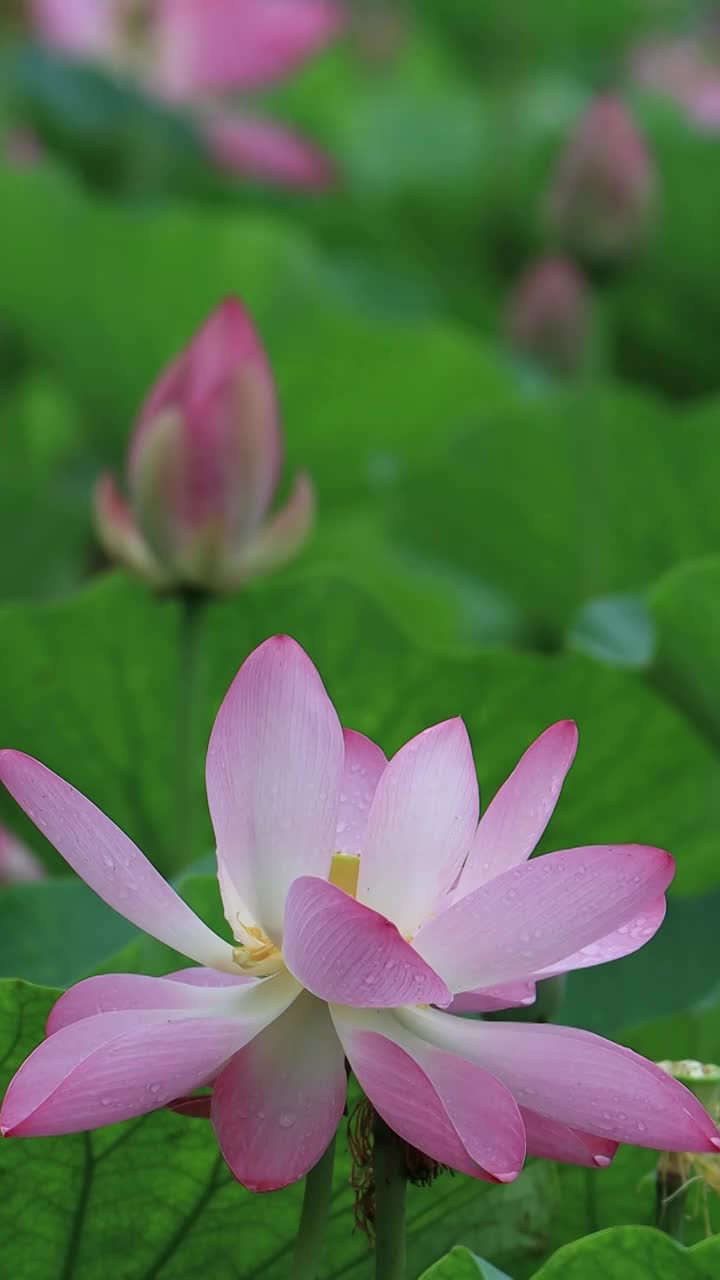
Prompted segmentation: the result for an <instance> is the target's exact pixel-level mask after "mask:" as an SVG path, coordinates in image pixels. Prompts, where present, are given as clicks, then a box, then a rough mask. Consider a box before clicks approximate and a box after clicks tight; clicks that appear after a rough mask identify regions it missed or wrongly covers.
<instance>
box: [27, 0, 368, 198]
mask: <svg viewBox="0 0 720 1280" xmlns="http://www.w3.org/2000/svg"><path fill="white" fill-rule="evenodd" d="M30 12H31V19H32V24H33V28H34V31H35V34H36V36H37V37H38V39H40V40H41V41H42V42H43V43H45V44H47V45H49V46H50V47H51V48H55V49H58V50H59V51H60V52H61V53H63V54H65V55H66V56H69V57H71V58H76V59H90V60H94V61H101V62H106V63H108V64H109V65H110V66H111V67H112V68H114V69H116V70H119V71H122V72H124V73H129V74H131V75H133V76H134V77H136V78H137V79H139V80H140V82H141V83H142V84H143V86H144V87H145V89H146V90H147V91H148V92H149V93H150V94H153V95H155V96H156V97H158V98H160V99H162V100H163V101H167V102H170V103H178V104H181V105H183V104H189V105H190V107H191V109H192V111H193V114H194V118H195V122H196V124H197V127H198V130H199V133H200V136H201V138H202V139H203V140H204V142H205V144H206V146H207V148H208V151H209V153H210V155H211V156H212V158H213V159H214V160H215V161H216V163H217V164H218V165H220V166H221V167H222V168H224V169H227V170H228V171H230V172H232V173H237V174H240V175H254V176H257V177H260V178H265V179H268V180H270V181H277V182H280V183H283V184H285V185H289V186H298V187H315V186H323V185H325V184H326V183H327V182H328V181H329V179H330V178H331V176H332V169H331V165H330V163H329V161H328V159H327V157H326V156H325V155H324V154H323V153H322V152H321V151H319V150H318V149H317V148H316V147H313V146H312V145H310V144H309V143H307V142H306V141H305V140H304V139H302V138H300V137H298V136H297V135H296V134H295V133H293V132H292V131H291V130H288V129H285V128H281V127H279V126H276V125H274V124H271V123H269V122H267V121H260V120H257V119H254V118H253V117H252V116H248V115H246V114H245V113H244V112H243V113H242V114H240V113H238V112H236V111H235V110H234V109H229V108H227V107H226V106H224V105H223V97H222V95H227V94H230V93H233V94H234V93H247V92H251V91H253V90H256V89H260V88H263V87H265V86H266V85H268V84H271V83H272V82H273V81H275V80H278V79H280V78H282V77H284V76H287V75H289V74H290V73H291V72H292V71H294V70H295V68H296V67H298V66H300V65H301V64H302V63H303V62H305V61H306V60H307V59H308V58H309V57H311V56H312V55H313V54H315V53H317V52H319V51H320V50H321V49H322V48H324V47H325V45H327V44H328V43H329V42H330V41H331V40H333V39H335V38H336V37H337V36H338V35H339V34H340V31H341V29H342V27H343V15H342V12H341V9H340V7H339V5H338V4H337V3H336V2H335V0H31V4H30Z"/></svg>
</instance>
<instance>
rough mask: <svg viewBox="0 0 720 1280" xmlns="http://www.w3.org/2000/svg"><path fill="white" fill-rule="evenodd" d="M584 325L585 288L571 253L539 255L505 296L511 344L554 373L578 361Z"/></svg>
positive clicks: (585, 339) (576, 365) (569, 369)
mask: <svg viewBox="0 0 720 1280" xmlns="http://www.w3.org/2000/svg"><path fill="white" fill-rule="evenodd" d="M589 328H590V300H589V297H588V289H587V285H586V284H585V281H584V279H583V277H582V275H581V274H580V272H579V271H578V269H577V267H576V266H575V265H574V263H573V262H572V261H571V259H570V258H563V257H560V256H557V257H550V256H548V257H544V258H539V259H538V261H537V262H535V263H533V264H532V266H531V267H530V268H529V269H528V270H527V271H526V272H525V273H524V274H523V275H522V277H521V278H520V280H519V281H518V284H517V285H516V287H515V290H514V292H513V294H512V296H511V298H510V303H509V306H508V311H507V317H506V329H507V335H508V338H509V340H510V343H511V345H512V346H513V347H514V348H515V349H516V350H517V351H520V352H522V353H523V354H525V355H528V356H531V357H532V358H533V359H535V360H538V361H539V362H540V363H541V364H543V365H547V367H548V368H550V369H552V370H554V371H556V372H558V373H572V372H574V371H575V370H576V369H578V368H579V366H580V365H581V364H582V362H583V358H584V356H585V353H586V351H587V343H588V337H589Z"/></svg>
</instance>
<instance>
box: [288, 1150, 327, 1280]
mask: <svg viewBox="0 0 720 1280" xmlns="http://www.w3.org/2000/svg"><path fill="white" fill-rule="evenodd" d="M334 1161H335V1139H334V1138H333V1140H332V1142H331V1143H330V1146H329V1147H328V1149H327V1151H326V1152H325V1155H324V1156H322V1157H321V1158H320V1160H318V1163H317V1164H316V1165H315V1168H314V1169H311V1170H310V1172H309V1174H308V1175H307V1177H306V1178H305V1196H304V1199H303V1207H302V1213H301V1214H300V1225H299V1227H298V1233H297V1238H296V1240H295V1252H294V1254H293V1264H292V1271H291V1272H290V1280H317V1277H318V1276H319V1275H320V1262H321V1259H322V1251H323V1245H324V1243H325V1226H326V1223H327V1218H328V1211H329V1209H330V1197H331V1195H332V1181H333V1164H334Z"/></svg>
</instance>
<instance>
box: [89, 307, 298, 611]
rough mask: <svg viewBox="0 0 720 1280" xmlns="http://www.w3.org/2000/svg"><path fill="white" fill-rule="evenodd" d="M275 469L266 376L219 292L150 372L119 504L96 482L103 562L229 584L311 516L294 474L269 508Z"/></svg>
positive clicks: (156, 577) (218, 587)
mask: <svg viewBox="0 0 720 1280" xmlns="http://www.w3.org/2000/svg"><path fill="white" fill-rule="evenodd" d="M281 464H282V437H281V434H280V428H279V424H278V409H277V400H276V395H275V388H274V384H273V379H272V373H271V371H270V367H269V365H268V362H267V359H266V356H265V353H264V351H263V349H262V346H261V345H260V342H259V340H258V337H257V334H256V332H255V329H254V328H253V324H252V321H251V320H250V317H249V315H248V314H247V312H246V311H245V310H244V308H243V307H242V305H241V304H240V303H239V302H238V301H237V300H236V299H233V298H229V299H228V300H227V301H226V302H224V303H223V304H222V305H221V306H220V307H218V308H217V309H216V310H215V311H214V312H213V313H212V315H211V316H210V318H209V320H208V321H207V322H206V323H205V324H204V325H203V327H202V328H201V329H200V331H199V332H198V333H197V334H196V335H195V337H194V338H193V340H192V342H191V343H190V344H189V346H188V347H187V348H186V349H185V350H184V351H182V352H181V353H180V355H178V356H177V357H176V358H175V359H174V360H173V361H172V362H171V363H170V365H168V367H167V368H166V369H165V371H164V372H163V373H162V374H161V376H160V378H159V379H158V381H157V382H156V384H155V386H154V387H153V389H152V391H151V392H150V394H149V395H148V397H147V399H146V401H145V403H144V405H143V407H142V409H141V410H140V415H139V418H138V422H137V426H136V428H135V433H134V435H133V439H132V442H131V445H130V453H129V459H128V485H129V490H130V497H131V501H130V503H129V504H128V503H127V502H126V501H125V499H124V498H123V496H122V494H121V493H120V491H119V490H118V488H117V485H116V484H115V481H114V479H113V477H112V476H111V475H105V476H103V477H102V478H101V479H100V482H99V484H98V488H97V491H96V516H97V526H98V532H99V536H100V539H101V541H102V543H103V546H104V547H105V550H106V551H107V552H108V554H109V555H110V556H112V557H113V558H116V559H119V560H121V561H122V562H123V563H124V564H126V565H127V566H128V567H129V568H130V569H132V570H133V571H134V572H136V573H138V574H140V575H141V576H142V577H144V578H146V579H148V580H149V581H151V582H154V583H156V584H157V585H161V586H162V585H172V584H186V585H189V586H195V587H200V588H205V589H208V590H214V591H226V590H230V589H232V588H234V587H237V586H238V585H239V584H240V583H242V582H244V581H245V580H246V579H247V578H249V577H253V576H255V575H256V574H259V573H264V572H267V571H268V570H269V569H272V568H274V567H276V566H277V565H279V564H282V563H283V562H284V561H286V560H288V559H290V558H291V557H292V556H293V555H295V554H296V552H297V551H298V550H299V549H300V547H301V546H302V544H303V542H304V541H305V539H306V537H307V534H308V532H309V530H310V527H311V524H312V518H313V507H314V500H313V491H312V487H311V485H310V481H309V480H308V478H307V476H306V475H305V474H304V473H301V474H300V475H299V476H298V477H297V480H296V482H295V486H294V488H293V490H292V493H291V495H290V497H289V499H288V501H287V503H286V504H285V506H284V507H282V508H281V510H280V511H279V512H278V513H277V514H276V515H275V516H273V517H272V518H270V519H269V520H268V519H267V518H266V517H267V512H268V508H269V506H270V503H271V502H272V499H273V496H274V494H275V490H276V488H277V484H278V479H279V473H280V467H281Z"/></svg>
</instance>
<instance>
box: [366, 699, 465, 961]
mask: <svg viewBox="0 0 720 1280" xmlns="http://www.w3.org/2000/svg"><path fill="white" fill-rule="evenodd" d="M478 807H479V797H478V785H477V777H476V775H475V766H474V764H473V757H472V749H471V747H470V740H469V738H468V735H467V730H466V728H465V725H464V724H463V722H462V720H459V719H455V720H446V721H445V722H444V723H443V724H438V725H435V726H434V727H433V728H432V729H426V730H425V732H424V733H420V734H418V736H417V737H416V738H413V739H412V741H410V742H408V743H406V745H405V746H404V747H402V748H401V749H400V751H398V753H397V755H395V756H393V758H392V760H391V761H390V762H389V764H388V765H387V767H386V769H385V771H384V773H383V774H382V777H381V778H380V782H379V784H378V788H377V791H376V792H375V798H374V800H373V802H372V805H371V807H370V813H369V816H368V826H367V836H366V839H365V847H364V849H363V851H362V857H361V859H360V879H359V883H358V898H359V900H360V901H361V902H365V903H367V905H368V906H370V907H373V908H374V909H375V910H376V911H381V912H382V913H383V915H386V916H388V917H389V918H390V919H391V920H393V921H394V922H395V924H396V925H397V926H398V928H399V929H400V931H401V933H403V934H404V935H405V936H410V937H412V936H413V935H414V934H415V933H416V932H417V930H418V928H419V926H420V925H421V924H422V922H423V920H425V919H426V918H427V917H428V916H429V915H430V914H431V912H432V911H433V909H434V907H435V905H436V903H437V902H438V899H439V898H440V897H441V895H442V894H444V893H445V892H447V890H448V889H449V888H450V887H451V885H452V884H453V883H454V881H455V879H456V877H457V874H458V871H459V870H460V867H461V865H462V860H463V858H464V857H465V855H466V853H467V850H468V848H469V845H470V842H471V840H472V837H473V832H474V831H475V827H476V825H477V816H478ZM473 985H474V984H473Z"/></svg>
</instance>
